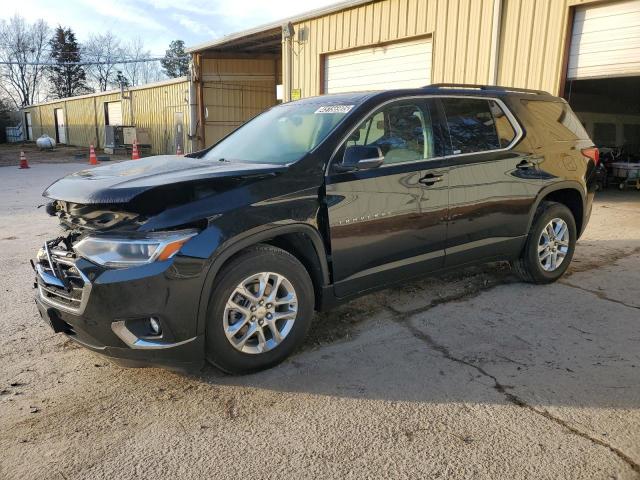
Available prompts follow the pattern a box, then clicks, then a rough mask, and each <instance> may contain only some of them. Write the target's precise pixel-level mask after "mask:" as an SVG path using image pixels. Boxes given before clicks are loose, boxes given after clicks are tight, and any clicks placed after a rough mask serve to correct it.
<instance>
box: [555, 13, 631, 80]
mask: <svg viewBox="0 0 640 480" xmlns="http://www.w3.org/2000/svg"><path fill="white" fill-rule="evenodd" d="M631 75H640V0H626V1H622V2H614V3H604V4H598V5H594V6H585V7H578V8H577V9H576V13H575V18H574V22H573V34H572V37H571V51H570V56H569V70H568V72H567V77H568V78H570V79H584V78H606V77H621V76H631Z"/></svg>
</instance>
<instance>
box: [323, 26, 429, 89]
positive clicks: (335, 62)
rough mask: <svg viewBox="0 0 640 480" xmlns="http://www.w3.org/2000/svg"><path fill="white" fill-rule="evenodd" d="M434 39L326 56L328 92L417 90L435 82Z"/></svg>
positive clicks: (325, 75)
mask: <svg viewBox="0 0 640 480" xmlns="http://www.w3.org/2000/svg"><path fill="white" fill-rule="evenodd" d="M431 57H432V43H431V39H421V40H414V41H410V42H398V43H393V44H391V45H385V46H381V47H372V48H362V49H358V50H353V51H350V52H345V53H334V54H329V55H327V56H326V57H325V65H324V68H325V72H324V78H325V85H324V92H325V93H340V92H354V91H361V90H388V89H394V88H416V87H423V86H425V85H428V84H429V83H431Z"/></svg>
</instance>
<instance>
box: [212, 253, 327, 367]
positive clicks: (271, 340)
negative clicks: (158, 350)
mask: <svg viewBox="0 0 640 480" xmlns="http://www.w3.org/2000/svg"><path fill="white" fill-rule="evenodd" d="M261 291H262V294H261ZM274 292H275V293H274ZM272 294H273V295H272ZM314 299H315V295H314V289H313V283H312V282H311V278H310V277H309V274H308V272H307V270H306V269H305V267H304V266H303V265H302V264H301V263H300V262H299V261H298V259H297V258H295V257H294V256H293V255H291V254H290V253H288V252H286V251H284V250H282V249H280V248H276V247H272V246H270V245H256V246H254V247H251V248H249V249H247V250H245V251H243V252H241V253H240V254H238V255H237V256H236V257H234V258H233V259H232V260H230V261H229V262H228V263H227V264H226V265H225V266H224V267H223V268H222V270H221V271H220V272H219V274H218V275H217V277H216V280H215V284H214V288H213V291H212V292H211V299H210V301H209V308H208V310H207V327H206V347H207V360H208V361H209V362H210V363H212V364H213V365H214V366H216V367H218V368H219V369H220V370H223V371H225V372H227V373H231V374H245V373H251V372H255V371H259V370H264V369H267V368H270V367H273V366H275V365H277V364H278V363H280V362H282V361H283V360H284V359H285V358H286V357H287V356H289V355H290V354H291V353H292V352H293V351H294V350H295V349H296V348H297V347H298V346H299V345H300V344H301V343H302V340H303V339H304V337H305V335H306V333H307V331H308V329H309V326H310V325H311V320H312V318H313V310H314V308H313V307H314ZM261 302H262V303H261Z"/></svg>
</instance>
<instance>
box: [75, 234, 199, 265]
mask: <svg viewBox="0 0 640 480" xmlns="http://www.w3.org/2000/svg"><path fill="white" fill-rule="evenodd" d="M197 233H198V232H197V231H195V230H180V231H175V232H153V233H148V234H147V235H145V236H144V237H142V238H126V237H116V236H109V235H101V236H97V235H96V236H88V237H85V238H83V239H82V240H80V241H79V242H78V243H76V244H75V245H74V246H73V249H74V250H75V251H76V253H77V254H78V255H80V256H81V257H84V258H86V259H87V260H90V261H92V262H94V263H97V264H98V265H103V266H105V267H131V266H135V265H144V264H147V263H151V262H155V261H157V260H167V259H169V258H171V257H173V256H174V255H175V254H176V253H178V251H179V250H180V248H181V247H182V245H184V244H185V243H186V241H187V240H189V239H190V238H191V237H193V236H194V235H196V234H197Z"/></svg>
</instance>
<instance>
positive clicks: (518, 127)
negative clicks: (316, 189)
mask: <svg viewBox="0 0 640 480" xmlns="http://www.w3.org/2000/svg"><path fill="white" fill-rule="evenodd" d="M438 98H463V99H468V98H472V99H476V100H487V101H489V100H493V101H494V102H496V103H497V104H498V105H499V106H500V108H501V109H502V111H503V112H504V113H505V115H506V116H507V119H508V120H509V123H511V126H512V127H513V129H514V130H515V132H516V136H515V137H514V139H513V140H512V141H511V143H509V145H507V146H506V147H503V148H497V149H493V150H483V151H482V152H471V153H457V154H451V155H444V156H439V157H430V158H422V159H419V160H411V161H409V162H399V163H392V164H387V165H384V164H382V165H380V167H378V168H385V167H395V166H398V165H411V164H413V163H420V162H433V161H436V160H446V159H448V158H457V157H465V156H470V155H483V154H486V153H499V152H505V151H507V150H510V149H511V148H512V147H513V146H514V145H516V144H517V143H518V142H519V141H520V140H521V139H522V137H523V136H524V130H523V129H522V126H521V125H520V122H518V120H517V119H516V117H515V115H513V113H512V112H511V110H510V109H509V107H507V105H506V104H505V103H504V102H503V101H502V100H501V99H500V98H498V97H489V96H485V95H411V96H409V97H401V98H392V99H390V100H387V101H386V102H383V103H381V104H379V105H376V106H375V107H374V108H372V109H371V110H369V111H368V112H367V113H366V114H365V115H364V116H363V120H361V121H360V122H358V123H357V124H356V125H355V126H354V127H353V128H352V129H351V130H349V132H347V134H346V135H344V136H343V137H342V139H341V140H340V142H338V146H337V147H336V148H335V149H334V151H333V153H332V154H331V158H330V159H329V161H328V162H327V166H326V168H325V172H324V174H325V177H326V176H329V175H330V172H329V170H330V169H331V165H333V162H334V160H335V158H336V155H337V153H338V151H339V150H340V149H341V148H342V146H343V145H344V144H345V142H346V141H347V140H348V139H349V137H350V136H351V135H352V134H353V132H355V131H356V130H357V129H358V127H359V126H360V124H361V123H362V121H364V120H366V119H367V118H369V116H371V115H373V114H374V113H375V112H376V111H377V110H379V109H381V108H383V107H385V106H386V105H389V104H390V103H395V102H401V101H404V100H430V99H438ZM445 113H446V112H445ZM445 121H446V119H445ZM432 125H433V123H432Z"/></svg>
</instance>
